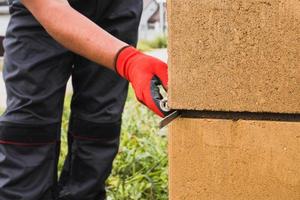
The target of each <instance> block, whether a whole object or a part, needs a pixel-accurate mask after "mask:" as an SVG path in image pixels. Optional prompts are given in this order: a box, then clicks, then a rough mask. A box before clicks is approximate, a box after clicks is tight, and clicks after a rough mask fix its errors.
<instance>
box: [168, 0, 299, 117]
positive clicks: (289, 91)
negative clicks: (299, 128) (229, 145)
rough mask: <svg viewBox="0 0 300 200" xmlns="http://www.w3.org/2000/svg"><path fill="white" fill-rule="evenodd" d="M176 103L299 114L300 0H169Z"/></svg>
mask: <svg viewBox="0 0 300 200" xmlns="http://www.w3.org/2000/svg"><path fill="white" fill-rule="evenodd" d="M168 20H169V66H170V71H169V76H170V81H169V101H170V105H171V107H172V108H174V109H191V110H210V111H250V112H272V113H300V1H299V0H285V1H281V0H201V1H199V0H168Z"/></svg>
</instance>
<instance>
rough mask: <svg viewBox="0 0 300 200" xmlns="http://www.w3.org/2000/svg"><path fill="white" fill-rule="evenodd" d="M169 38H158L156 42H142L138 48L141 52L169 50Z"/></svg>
mask: <svg viewBox="0 0 300 200" xmlns="http://www.w3.org/2000/svg"><path fill="white" fill-rule="evenodd" d="M167 46H168V43H167V37H166V36H158V37H157V38H155V39H154V40H150V41H149V40H140V41H139V42H138V45H137V48H138V49H139V50H140V51H151V50H153V49H162V48H167Z"/></svg>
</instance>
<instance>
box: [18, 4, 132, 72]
mask: <svg viewBox="0 0 300 200" xmlns="http://www.w3.org/2000/svg"><path fill="white" fill-rule="evenodd" d="M22 2H23V4H24V5H25V6H26V7H27V8H28V9H29V10H30V11H31V12H32V14H33V15H34V16H35V17H36V18H37V20H38V21H39V22H40V23H41V24H42V26H43V27H44V28H45V29H46V30H47V32H48V33H49V34H50V35H51V36H52V37H53V38H54V39H56V40H57V41H58V42H59V43H61V44H62V45H64V46H65V47H66V48H68V49H70V50H72V51H74V52H75V53H78V54H80V55H82V56H84V57H86V58H88V59H90V60H92V61H94V62H96V63H99V64H102V65H104V66H106V67H108V68H110V69H114V59H115V56H116V54H117V52H118V51H119V50H120V49H121V48H122V47H124V46H126V45H127V44H126V43H124V42H122V41H120V40H118V39H116V38H114V37H113V36H111V35H110V34H109V33H107V32H106V31H104V30H103V29H101V28H100V27H99V26H97V25H96V24H94V23H93V22H92V21H91V20H89V19H88V18H86V17H85V16H83V15H81V14H80V13H79V12H77V11H76V10H74V9H73V8H72V7H71V6H70V5H69V4H68V2H67V1H65V0H22Z"/></svg>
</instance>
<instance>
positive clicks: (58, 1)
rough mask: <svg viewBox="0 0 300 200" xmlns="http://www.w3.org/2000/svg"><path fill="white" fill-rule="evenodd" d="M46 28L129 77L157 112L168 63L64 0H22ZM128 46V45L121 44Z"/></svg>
mask: <svg viewBox="0 0 300 200" xmlns="http://www.w3.org/2000/svg"><path fill="white" fill-rule="evenodd" d="M21 1H22V3H23V5H24V6H25V7H27V9H28V10H29V11H30V12H31V13H32V14H33V16H34V17H35V18H36V19H37V20H38V21H39V22H40V24H41V25H42V26H43V27H44V28H45V30H46V31H47V32H48V33H49V34H50V35H51V36H52V37H53V38H54V39H55V40H57V41H58V42H59V43H61V44H62V45H63V46H65V47H66V48H68V49H70V50H71V51H73V52H75V53H77V54H79V55H81V56H83V57H86V58H88V59H89V60H92V61H94V62H96V63H98V64H101V65H103V66H105V67H107V68H109V69H112V70H116V71H117V73H119V74H120V75H121V76H122V77H123V78H125V79H127V80H129V81H130V82H131V83H132V85H133V88H134V90H135V93H136V96H137V99H138V100H139V101H140V102H142V103H143V104H145V105H146V106H148V107H149V108H150V109H151V110H153V111H154V112H155V113H157V114H158V115H160V116H164V115H165V113H164V112H163V111H162V110H161V109H160V107H159V102H160V100H161V98H162V97H161V96H160V95H159V91H158V87H157V84H158V83H162V84H163V85H164V87H165V88H167V65H166V64H165V63H163V62H161V61H159V60H157V59H155V58H153V57H150V56H147V55H145V54H143V53H141V52H139V51H137V50H136V49H134V48H133V47H127V46H128V44H126V43H124V42H122V41H120V40H118V39H117V38H115V37H113V36H112V35H110V34H109V33H107V32H106V31H105V30H103V29H102V28H101V27H99V26H98V25H96V24H95V23H93V22H92V21H91V20H89V19H88V18H86V17H85V16H83V15H82V14H80V13H79V12H77V11H76V10H75V9H73V8H72V7H71V6H70V5H69V3H68V1H67V0H21ZM124 47H127V48H124Z"/></svg>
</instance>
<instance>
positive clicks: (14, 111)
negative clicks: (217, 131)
mask: <svg viewBox="0 0 300 200" xmlns="http://www.w3.org/2000/svg"><path fill="white" fill-rule="evenodd" d="M142 1H143V0H69V1H67V0H10V1H9V10H10V14H11V19H10V22H9V25H8V29H7V32H6V38H5V40H4V49H5V58H4V70H3V77H4V80H5V85H6V90H7V109H6V111H5V113H4V114H3V116H2V117H1V119H0V199H1V200H54V199H59V200H103V199H105V198H106V197H105V196H106V195H105V181H106V179H107V177H108V176H109V174H110V172H111V169H112V162H113V160H114V158H115V156H116V154H117V152H118V147H119V139H120V126H121V115H122V111H123V108H124V103H125V99H126V96H127V89H128V81H129V82H130V83H131V84H132V87H133V88H134V91H135V94H136V97H137V99H138V100H139V101H140V102H141V103H143V104H144V105H146V106H147V107H148V108H150V109H151V110H152V111H154V112H155V113H156V114H158V115H159V116H161V117H163V116H165V114H166V113H165V112H163V111H162V110H161V109H160V107H159V103H160V101H161V95H160V94H159V89H158V85H159V84H162V85H163V86H164V87H165V88H167V82H168V77H167V65H166V64H165V63H164V62H162V61H160V60H157V59H155V58H153V57H150V56H147V55H145V54H143V53H141V52H139V51H138V50H136V49H135V48H134V46H135V45H136V43H137V32H138V25H139V21H140V17H141V13H142V9H143V8H142V7H143V2H142ZM70 76H72V84H73V88H74V95H73V97H72V101H71V117H70V125H69V131H68V149H69V151H68V155H67V158H66V160H65V163H64V167H63V170H62V173H61V176H60V177H59V178H58V177H57V164H58V155H59V152H60V151H59V149H60V129H61V118H62V110H63V104H64V96H65V90H66V84H67V82H68V79H69V77H70Z"/></svg>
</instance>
